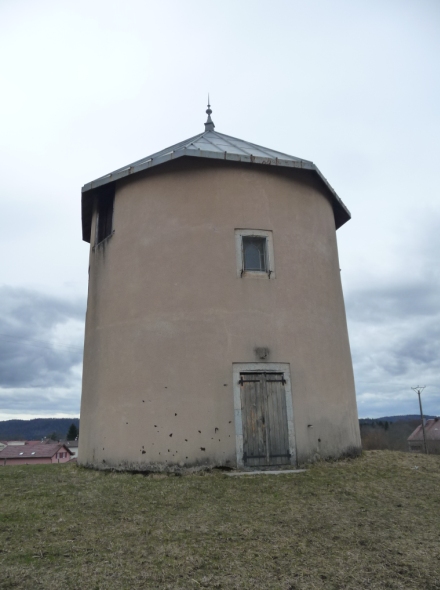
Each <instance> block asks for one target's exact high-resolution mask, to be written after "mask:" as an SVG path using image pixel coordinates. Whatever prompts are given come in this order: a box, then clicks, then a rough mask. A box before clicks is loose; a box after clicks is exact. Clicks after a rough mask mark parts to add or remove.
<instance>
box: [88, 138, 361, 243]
mask: <svg viewBox="0 0 440 590" xmlns="http://www.w3.org/2000/svg"><path fill="white" fill-rule="evenodd" d="M184 156H186V157H188V156H189V157H192V158H205V159H213V160H224V161H229V162H240V163H248V164H259V165H263V166H275V167H282V168H295V169H300V170H310V171H312V172H315V173H316V175H317V176H318V178H319V179H320V180H321V182H323V184H324V185H325V187H326V188H327V190H328V191H329V193H330V196H331V198H332V201H333V203H332V204H333V212H334V215H335V224H336V229H339V228H340V227H341V226H342V225H343V224H344V223H346V222H347V221H348V220H349V219H351V214H350V211H349V210H348V209H347V207H346V206H345V204H344V203H343V201H342V199H341V198H340V197H339V196H338V195H337V193H336V191H335V190H334V189H333V187H332V186H331V185H330V183H329V182H328V181H327V179H326V178H325V176H324V175H323V174H322V173H321V171H320V170H319V168H318V167H317V166H315V164H313V162H309V161H307V160H287V159H283V158H270V157H261V156H252V155H247V154H234V153H231V152H227V151H225V152H213V151H205V150H200V149H192V148H188V147H183V148H180V149H178V150H177V151H170V152H168V153H166V154H163V155H161V156H159V157H156V158H154V157H152V158H149V159H147V160H141V161H139V162H138V163H134V164H131V165H129V166H126V167H125V168H120V169H119V170H116V171H115V172H111V173H110V174H106V175H105V176H101V177H100V178H97V179H96V180H93V181H92V182H89V183H87V184H85V185H84V186H83V187H82V189H81V192H82V212H83V216H82V221H83V240H84V241H86V242H90V231H91V224H90V223H87V222H86V220H85V215H84V213H85V212H86V211H85V209H90V207H91V204H90V203H88V204H86V199H85V197H86V195H87V193H91V192H93V191H94V190H96V189H98V188H100V187H103V186H105V185H110V184H112V183H114V182H116V181H117V180H121V179H122V178H126V177H127V176H133V175H134V174H137V173H138V172H142V171H144V170H148V169H149V168H153V167H155V166H159V165H160V164H164V163H165V162H170V161H172V160H176V159H178V158H181V157H184ZM87 205H88V206H87ZM87 217H88V216H87Z"/></svg>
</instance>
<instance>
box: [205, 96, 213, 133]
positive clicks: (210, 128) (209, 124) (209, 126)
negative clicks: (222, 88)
mask: <svg viewBox="0 0 440 590" xmlns="http://www.w3.org/2000/svg"><path fill="white" fill-rule="evenodd" d="M206 114H207V115H208V118H207V119H206V123H205V131H213V130H214V127H215V125H214V121H213V120H212V119H211V114H212V111H211V105H210V104H209V94H208V108H207V109H206Z"/></svg>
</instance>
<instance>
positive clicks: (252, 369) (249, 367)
mask: <svg viewBox="0 0 440 590" xmlns="http://www.w3.org/2000/svg"><path fill="white" fill-rule="evenodd" d="M264 371H271V372H272V371H273V372H277V373H283V374H284V380H285V381H286V384H285V385H284V391H285V393H286V412H287V431H288V436H289V453H290V464H291V465H296V443H295V427H294V423H293V399H292V381H291V378H290V364H289V363H233V365H232V383H233V390H234V420H235V448H236V453H237V467H239V468H243V467H244V463H243V418H242V412H241V390H240V383H239V381H240V373H259V372H264Z"/></svg>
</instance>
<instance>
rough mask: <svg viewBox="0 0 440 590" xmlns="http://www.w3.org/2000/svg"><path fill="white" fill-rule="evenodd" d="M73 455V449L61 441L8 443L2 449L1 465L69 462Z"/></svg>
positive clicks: (0, 455)
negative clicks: (29, 443)
mask: <svg viewBox="0 0 440 590" xmlns="http://www.w3.org/2000/svg"><path fill="white" fill-rule="evenodd" d="M72 455H73V453H72V451H71V450H70V449H68V448H67V447H66V446H65V445H63V444H60V443H54V444H45V443H40V444H32V445H20V446H12V445H8V446H6V447H5V448H4V449H2V450H1V451H0V466H4V465H38V464H40V463H67V462H68V461H70V459H71V457H72Z"/></svg>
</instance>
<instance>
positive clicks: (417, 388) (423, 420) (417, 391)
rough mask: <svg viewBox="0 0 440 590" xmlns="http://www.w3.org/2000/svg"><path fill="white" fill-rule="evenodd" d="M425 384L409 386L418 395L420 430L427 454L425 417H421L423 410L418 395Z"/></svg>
mask: <svg viewBox="0 0 440 590" xmlns="http://www.w3.org/2000/svg"><path fill="white" fill-rule="evenodd" d="M425 387H426V385H424V386H423V387H420V385H417V387H411V389H412V390H413V391H415V392H416V393H417V395H418V396H419V406H420V416H421V418H422V430H423V443H424V445H425V453H426V454H428V445H427V444H426V433H425V419H424V417H423V410H422V398H421V397H420V395H421V393H422V391H423V390H424V389H425Z"/></svg>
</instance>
